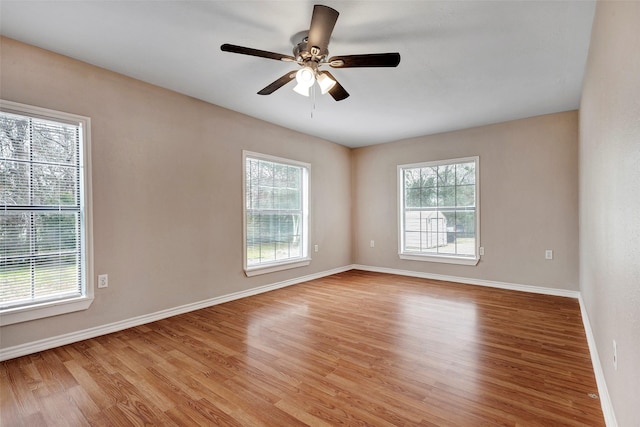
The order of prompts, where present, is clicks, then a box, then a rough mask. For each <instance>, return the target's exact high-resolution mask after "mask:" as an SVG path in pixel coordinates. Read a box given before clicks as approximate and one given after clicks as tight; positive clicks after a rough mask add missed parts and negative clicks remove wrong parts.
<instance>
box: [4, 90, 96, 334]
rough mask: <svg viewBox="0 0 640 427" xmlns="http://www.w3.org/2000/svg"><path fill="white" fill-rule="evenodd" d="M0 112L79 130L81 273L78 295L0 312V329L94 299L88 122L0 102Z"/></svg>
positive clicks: (75, 308) (79, 306)
mask: <svg viewBox="0 0 640 427" xmlns="http://www.w3.org/2000/svg"><path fill="white" fill-rule="evenodd" d="M0 110H1V111H4V112H7V113H12V114H17V115H22V116H29V117H32V118H40V119H45V120H51V121H57V122H63V123H73V124H77V125H79V127H80V138H81V141H80V144H79V149H80V152H79V153H78V159H79V160H80V173H81V176H80V245H81V253H82V263H83V265H82V268H81V271H82V274H81V277H80V282H81V283H80V296H73V297H69V298H62V299H56V300H50V301H44V302H34V303H32V304H27V305H22V306H17V307H9V308H6V309H0V326H5V325H11V324H15V323H20V322H26V321H30V320H36V319H42V318H46V317H51V316H57V315H60V314H66V313H72V312H76V311H81V310H86V309H88V308H89V306H91V303H92V302H93V300H94V289H93V288H94V286H93V216H92V196H91V194H92V192H91V188H92V187H91V119H90V118H89V117H85V116H80V115H77V114H71V113H66V112H62V111H56V110H51V109H47V108H42V107H36V106H32V105H26V104H21V103H18V102H13V101H7V100H3V99H0Z"/></svg>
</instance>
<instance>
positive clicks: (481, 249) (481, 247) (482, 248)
mask: <svg viewBox="0 0 640 427" xmlns="http://www.w3.org/2000/svg"><path fill="white" fill-rule="evenodd" d="M479 253H480V255H481V256H482V255H484V247H483V246H480V250H479Z"/></svg>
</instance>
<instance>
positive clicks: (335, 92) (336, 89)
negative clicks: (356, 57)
mask: <svg viewBox="0 0 640 427" xmlns="http://www.w3.org/2000/svg"><path fill="white" fill-rule="evenodd" d="M320 73H321V74H326V75H327V76H328V77H331V79H332V80H333V81H335V82H336V84H335V85H334V86H333V87H332V88H331V89H330V90H329V95H331V96H332V97H333V99H335V100H336V101H342V100H343V99H345V98H348V97H349V92H347V91H346V90H345V89H344V88H343V87H342V85H341V84H340V83H339V82H338V80H337V79H336V78H335V77H333V74H331V73H330V72H328V71H321V72H320Z"/></svg>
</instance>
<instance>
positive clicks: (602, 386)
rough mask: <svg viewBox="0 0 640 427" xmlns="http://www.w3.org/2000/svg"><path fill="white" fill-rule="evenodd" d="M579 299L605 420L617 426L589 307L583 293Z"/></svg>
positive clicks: (607, 423) (609, 425)
mask: <svg viewBox="0 0 640 427" xmlns="http://www.w3.org/2000/svg"><path fill="white" fill-rule="evenodd" d="M579 301H580V313H581V314H582V323H583V324H584V332H585V334H586V335H587V344H589V353H591V363H592V364H593V373H594V375H595V376H596V384H597V385H598V396H600V405H601V406H602V414H603V415H604V422H605V424H606V425H607V427H617V426H618V422H617V421H616V415H615V413H614V412H613V405H612V404H611V397H610V396H609V390H608V389H607V382H606V380H605V378H604V371H603V370H602V364H601V363H600V357H599V356H598V348H597V347H596V340H595V337H594V336H593V330H592V329H591V323H589V316H588V315H587V309H586V308H585V306H584V300H583V299H582V295H580V298H579Z"/></svg>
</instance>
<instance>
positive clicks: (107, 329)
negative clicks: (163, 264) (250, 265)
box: [0, 265, 353, 361]
mask: <svg viewBox="0 0 640 427" xmlns="http://www.w3.org/2000/svg"><path fill="white" fill-rule="evenodd" d="M352 269H353V267H352V266H350V265H348V266H345V267H340V268H334V269H332V270H326V271H322V272H320V273H314V274H309V275H307V276H302V277H296V278H295V279H289V280H285V281H282V282H277V283H272V284H270V285H264V286H259V287H257V288H253V289H248V290H246V291H240V292H234V293H232V294H228V295H222V296H219V297H215V298H210V299H206V300H204V301H198V302H194V303H191V304H185V305H181V306H179V307H173V308H169V309H166V310H161V311H156V312H155V313H150V314H144V315H142V316H137V317H133V318H131V319H126V320H121V321H118V322H114V323H109V324H107V325H101V326H96V327H93V328H89V329H83V330H81V331H77V332H71V333H68V334H63V335H58V336H55V337H51V338H45V339H42V340H38V341H33V342H29V343H26V344H21V345H16V346H13V347H7V348H0V361H3V360H9V359H14V358H16V357H20V356H26V355H27V354H32V353H37V352H39V351H44V350H49V349H51V348H55V347H60V346H63V345H67V344H71V343H74V342H78V341H82V340H86V339H89V338H95V337H98V336H100V335H106V334H110V333H113V332H118V331H121V330H123V329H127V328H132V327H134V326H140V325H144V324H145V323H150V322H155V321H157V320H162V319H166V318H167V317H171V316H176V315H178V314H183V313H188V312H190V311H194V310H199V309H201V308H206V307H211V306H214V305H217V304H222V303H225V302H229V301H233V300H237V299H240V298H246V297H249V296H252V295H258V294H261V293H264V292H269V291H273V290H276V289H280V288H284V287H287V286H291V285H296V284H298V283H302V282H308V281H309V280H313V279H319V278H321V277H325V276H330V275H332V274H337V273H342V272H345V271H349V270H352Z"/></svg>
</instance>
